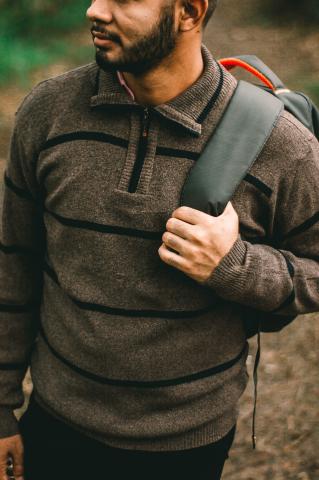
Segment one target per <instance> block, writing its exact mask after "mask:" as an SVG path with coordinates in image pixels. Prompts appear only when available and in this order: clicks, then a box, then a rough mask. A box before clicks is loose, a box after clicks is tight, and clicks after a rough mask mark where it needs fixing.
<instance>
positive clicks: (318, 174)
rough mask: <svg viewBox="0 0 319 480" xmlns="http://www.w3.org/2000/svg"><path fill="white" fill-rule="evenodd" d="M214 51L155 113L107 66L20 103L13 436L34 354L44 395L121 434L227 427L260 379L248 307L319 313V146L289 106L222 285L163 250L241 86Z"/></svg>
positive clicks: (180, 437)
mask: <svg viewBox="0 0 319 480" xmlns="http://www.w3.org/2000/svg"><path fill="white" fill-rule="evenodd" d="M203 57H204V61H205V71H204V73H203V75H202V76H201V78H200V79H199V80H198V81H197V82H196V83H195V84H194V85H193V86H191V87H190V88H189V89H187V90H186V91H185V92H183V93H182V94H181V95H179V96H178V97H177V98H175V99H174V100H172V101H170V102H168V103H167V104H164V105H160V106H157V107H152V108H149V109H148V110H147V111H144V110H143V108H142V107H141V106H140V105H138V104H137V103H135V102H134V100H133V99H132V98H131V97H130V96H129V95H128V94H127V92H126V91H125V90H124V89H123V87H122V86H121V85H120V84H119V81H118V79H117V77H116V75H112V74H110V73H105V72H103V71H99V69H98V67H97V65H96V64H95V63H92V64H89V65H86V66H83V67H81V68H77V69H75V70H73V71H71V72H67V73H65V74H64V75H61V76H59V77H55V78H51V79H49V80H46V81H44V82H42V83H40V84H39V85H38V86H36V87H35V88H34V89H33V90H32V91H31V92H30V94H29V95H28V96H27V97H26V99H25V100H24V102H23V103H22V105H21V106H20V108H19V110H18V112H17V114H16V122H15V127H14V131H13V135H12V142H11V152H10V157H9V160H8V163H7V168H6V173H5V197H4V203H3V222H2V240H1V243H0V265H1V270H0V437H5V436H8V435H12V434H14V433H16V432H17V431H18V425H17V422H16V420H15V417H14V416H13V414H12V409H14V408H17V407H19V406H21V405H22V403H23V393H22V386H21V384H22V379H23V376H24V373H25V371H26V369H27V367H28V365H31V374H32V380H33V384H34V392H35V397H36V399H37V400H38V402H39V403H40V404H41V405H42V407H43V408H45V409H46V410H47V411H49V412H50V413H51V414H53V415H54V416H56V417H57V418H59V419H60V420H62V421H65V422H66V423H68V424H69V425H71V426H72V427H73V428H75V429H77V430H79V431H81V432H84V433H85V434H87V435H88V436H90V437H92V438H95V439H97V440H100V441H101V442H104V443H105V444H108V445H113V446H116V447H121V448H130V449H142V450H154V451H157V450H158V451H160V450H179V449H184V448H193V447H197V446H200V445H204V444H207V443H210V442H212V441H216V440H218V439H219V438H221V437H222V436H223V435H225V434H226V433H227V432H228V431H229V430H230V429H231V427H232V426H233V425H234V423H235V422H236V419H237V416H238V400H239V398H240V396H241V395H242V393H243V391H244V389H245V387H246V384H247V371H246V362H245V361H246V357H247V349H248V344H247V341H246V338H245V334H244V329H243V322H242V319H243V315H244V312H245V309H244V308H243V306H252V307H257V308H258V309H260V310H264V311H269V312H271V311H276V312H278V313H280V314H291V313H306V312H312V311H316V310H319V295H318V287H319V263H318V262H319V222H318V219H319V215H318V210H319V209H318V205H319V188H318V186H319V148H318V142H317V140H315V138H314V137H313V136H312V135H311V134H310V133H309V131H308V130H306V129H305V128H304V127H303V126H302V125H301V124H300V123H299V122H298V121H297V120H295V119H294V118H293V117H292V116H291V115H290V114H288V113H285V112H283V113H282V115H281V118H280V120H279V123H278V125H277V126H276V128H275V129H274V131H273V133H272V135H271V137H270V139H269V141H268V142H267V144H266V145H265V147H264V149H263V151H262V153H261V155H260V157H259V158H258V160H257V161H256V163H255V164H254V166H253V167H252V168H251V170H250V172H249V174H248V175H247V176H246V177H245V179H244V181H242V182H241V184H240V185H239V187H238V189H237V191H236V193H235V195H234V197H233V205H234V208H235V210H236V211H237V212H238V214H239V218H240V233H241V235H240V237H239V238H238V241H237V242H236V243H235V245H234V247H233V248H232V250H231V251H230V252H229V254H228V255H227V256H226V257H225V258H224V259H223V261H222V262H221V263H220V265H219V266H218V268H217V269H216V271H215V272H214V274H213V275H212V276H211V278H210V279H209V280H208V281H207V282H206V284H205V285H201V284H199V283H197V282H196V281H194V280H192V279H190V278H189V277H187V276H186V275H185V274H184V273H182V272H181V271H179V270H177V269H175V268H173V267H171V266H168V265H167V264H165V263H164V262H163V261H162V260H161V259H160V257H159V255H158V248H159V246H160V245H161V237H162V234H163V232H164V231H165V224H166V221H167V220H168V218H169V217H170V216H171V213H172V212H173V211H174V210H175V209H176V208H177V207H178V206H179V205H180V203H179V199H180V194H181V190H182V187H183V184H184V181H185V178H186V176H187V173H188V171H189V169H190V168H191V167H192V165H194V162H196V159H197V158H198V157H199V155H200V152H201V150H202V149H203V147H204V145H205V143H206V141H207V139H208V138H209V136H210V134H211V133H212V131H213V130H214V128H215V127H216V124H217V122H218V121H219V119H220V117H221V115H222V113H223V111H224V109H225V108H226V106H227V103H228V101H229V99H230V97H231V95H232V93H233V92H234V89H235V87H236V80H235V78H234V77H233V76H232V75H231V74H230V73H228V72H227V71H226V70H224V69H223V68H221V67H220V66H219V65H218V64H217V62H216V61H215V60H214V59H213V57H212V56H211V54H210V53H209V52H208V50H207V49H206V48H205V47H204V46H203ZM145 122H146V123H147V124H148V130H149V132H148V137H147V140H145V137H143V136H142V135H141V130H142V124H143V123H145ZM146 123H145V125H144V127H145V128H146V126H147V125H146Z"/></svg>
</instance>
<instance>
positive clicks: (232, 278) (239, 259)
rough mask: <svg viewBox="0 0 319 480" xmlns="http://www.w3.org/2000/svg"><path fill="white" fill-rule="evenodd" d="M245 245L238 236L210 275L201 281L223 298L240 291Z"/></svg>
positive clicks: (245, 251)
mask: <svg viewBox="0 0 319 480" xmlns="http://www.w3.org/2000/svg"><path fill="white" fill-rule="evenodd" d="M246 253H247V247H246V244H245V242H244V241H243V240H242V239H241V237H240V236H239V237H238V238H237V240H236V242H235V243H234V245H233V246H232V248H231V249H230V251H229V252H228V254H227V255H225V257H224V258H223V259H222V260H221V262H220V263H219V264H218V266H217V267H216V269H215V270H214V272H213V273H212V275H211V276H210V277H209V278H208V279H207V280H206V281H205V282H203V285H206V286H208V287H210V288H212V289H213V290H214V291H215V292H216V293H217V294H219V295H220V296H221V297H223V298H225V297H226V296H227V294H228V292H229V293H230V295H234V292H236V291H238V292H241V291H242V289H243V287H244V285H243V284H242V283H243V281H244V276H243V275H242V272H243V269H242V267H243V265H244V262H245V258H246ZM241 277H242V281H241Z"/></svg>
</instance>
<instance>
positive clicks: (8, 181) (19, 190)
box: [4, 172, 34, 202]
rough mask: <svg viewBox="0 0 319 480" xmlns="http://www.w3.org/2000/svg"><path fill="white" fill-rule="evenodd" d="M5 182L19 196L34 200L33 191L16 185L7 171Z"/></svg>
mask: <svg viewBox="0 0 319 480" xmlns="http://www.w3.org/2000/svg"><path fill="white" fill-rule="evenodd" d="M4 183H5V185H6V187H8V188H9V189H10V190H12V191H13V192H14V193H15V194H16V195H18V197H21V198H24V199H26V200H31V201H32V202H34V198H33V197H32V195H31V193H30V192H28V191H27V190H24V189H22V188H20V187H17V185H15V184H14V183H13V181H12V180H11V179H10V178H9V177H8V176H7V173H6V172H5V174H4Z"/></svg>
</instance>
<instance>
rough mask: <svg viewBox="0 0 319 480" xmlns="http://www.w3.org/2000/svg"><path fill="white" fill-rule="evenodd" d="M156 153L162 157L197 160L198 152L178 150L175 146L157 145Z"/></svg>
mask: <svg viewBox="0 0 319 480" xmlns="http://www.w3.org/2000/svg"><path fill="white" fill-rule="evenodd" d="M156 155H161V156H163V157H176V158H189V159H190V160H197V159H198V158H199V156H200V153H196V152H190V151H189V150H180V149H176V148H168V147H157V149H156Z"/></svg>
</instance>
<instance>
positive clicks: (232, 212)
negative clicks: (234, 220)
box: [220, 201, 238, 217]
mask: <svg viewBox="0 0 319 480" xmlns="http://www.w3.org/2000/svg"><path fill="white" fill-rule="evenodd" d="M226 215H232V216H236V217H237V216H238V215H237V212H236V210H235V209H234V207H233V204H232V203H231V202H230V201H229V202H228V203H227V205H226V207H225V210H224V211H223V213H222V214H221V215H220V216H221V217H222V216H226Z"/></svg>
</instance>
